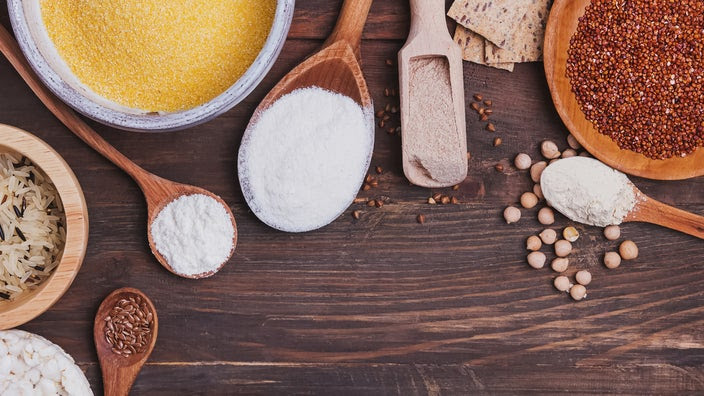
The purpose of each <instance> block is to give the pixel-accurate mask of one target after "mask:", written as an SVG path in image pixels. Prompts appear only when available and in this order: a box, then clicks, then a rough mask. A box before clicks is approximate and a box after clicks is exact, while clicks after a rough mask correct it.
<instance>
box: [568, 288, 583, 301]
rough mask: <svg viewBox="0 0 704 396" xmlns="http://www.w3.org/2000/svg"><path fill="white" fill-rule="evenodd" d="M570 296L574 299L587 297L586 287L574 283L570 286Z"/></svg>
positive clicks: (578, 299)
mask: <svg viewBox="0 0 704 396" xmlns="http://www.w3.org/2000/svg"><path fill="white" fill-rule="evenodd" d="M570 296H571V297H572V299H574V300H575V301H580V300H583V299H585V298H586V297H587V288H586V287H584V286H582V285H574V286H572V287H571V288H570Z"/></svg>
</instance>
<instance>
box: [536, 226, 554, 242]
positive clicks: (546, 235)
mask: <svg viewBox="0 0 704 396" xmlns="http://www.w3.org/2000/svg"><path fill="white" fill-rule="evenodd" d="M538 236H539V237H540V240H541V241H543V243H544V244H546V245H552V244H553V243H555V242H556V241H557V232H555V230H552V229H550V228H547V229H545V230H543V232H541V233H540V234H539V235H538Z"/></svg>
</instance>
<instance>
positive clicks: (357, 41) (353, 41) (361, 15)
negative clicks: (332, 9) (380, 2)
mask: <svg viewBox="0 0 704 396" xmlns="http://www.w3.org/2000/svg"><path fill="white" fill-rule="evenodd" d="M371 6H372V0H345V3H344V4H343V5H342V11H340V16H339V17H338V18H337V25H335V30H333V31H332V34H331V35H330V37H328V39H327V40H326V41H325V44H323V47H327V46H329V45H331V44H333V43H335V42H337V41H341V40H344V41H346V42H347V43H348V44H349V45H350V47H352V50H353V51H354V53H355V55H356V56H357V60H359V59H360V52H359V47H360V45H361V43H362V32H363V31H364V25H365V24H366V22H367V16H368V15H369V9H370V8H371Z"/></svg>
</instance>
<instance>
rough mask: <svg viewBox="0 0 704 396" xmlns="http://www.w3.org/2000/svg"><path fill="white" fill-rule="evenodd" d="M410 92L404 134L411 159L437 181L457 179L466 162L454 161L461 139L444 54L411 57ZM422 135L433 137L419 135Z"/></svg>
mask: <svg viewBox="0 0 704 396" xmlns="http://www.w3.org/2000/svg"><path fill="white" fill-rule="evenodd" d="M409 94H410V95H409V96H410V103H409V107H410V114H409V115H410V122H409V123H408V124H407V126H406V129H405V130H404V131H403V138H404V139H405V144H406V150H407V151H408V152H409V153H411V154H412V156H413V158H411V162H412V163H413V164H414V165H416V166H417V167H418V168H420V169H422V170H423V172H424V173H425V174H426V175H427V176H428V177H429V178H431V179H433V180H435V181H437V182H438V183H447V184H452V183H454V182H456V181H457V180H456V178H457V174H461V173H462V172H463V171H464V167H465V164H464V163H463V162H462V161H454V159H455V158H457V155H456V153H457V151H458V147H461V145H462V142H461V141H460V136H458V133H457V122H456V120H455V112H454V107H453V101H452V87H451V85H450V65H449V62H448V61H447V58H444V57H423V58H415V59H412V60H411V64H410V88H409ZM423 135H430V136H432V139H423V138H420V137H421V136H423ZM448 158H450V159H453V161H448Z"/></svg>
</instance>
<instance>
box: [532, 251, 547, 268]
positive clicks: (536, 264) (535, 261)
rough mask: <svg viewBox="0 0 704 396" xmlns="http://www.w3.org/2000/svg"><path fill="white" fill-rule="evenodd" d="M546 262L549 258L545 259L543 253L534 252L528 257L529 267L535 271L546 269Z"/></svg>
mask: <svg viewBox="0 0 704 396" xmlns="http://www.w3.org/2000/svg"><path fill="white" fill-rule="evenodd" d="M546 261H547V257H545V253H543V252H533V253H531V254H529V255H528V265H530V266H531V267H533V268H535V269H541V268H543V267H545V262H546Z"/></svg>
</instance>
